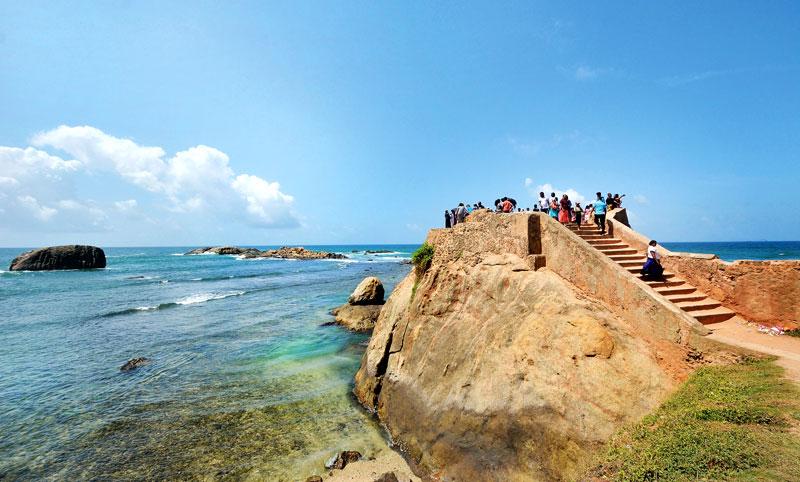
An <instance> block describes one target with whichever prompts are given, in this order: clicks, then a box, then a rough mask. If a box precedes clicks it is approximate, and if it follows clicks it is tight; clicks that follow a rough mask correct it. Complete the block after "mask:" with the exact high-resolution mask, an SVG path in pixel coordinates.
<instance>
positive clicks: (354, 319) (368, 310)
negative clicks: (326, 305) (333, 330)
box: [331, 304, 382, 332]
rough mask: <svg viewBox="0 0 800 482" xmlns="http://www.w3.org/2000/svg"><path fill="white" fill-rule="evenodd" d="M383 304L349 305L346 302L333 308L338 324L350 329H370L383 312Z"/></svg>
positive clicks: (332, 311) (332, 312)
mask: <svg viewBox="0 0 800 482" xmlns="http://www.w3.org/2000/svg"><path fill="white" fill-rule="evenodd" d="M381 308H382V305H348V304H344V305H342V306H340V307H338V308H334V309H333V310H331V314H332V315H333V316H335V317H336V321H335V323H336V324H339V325H342V326H344V327H345V328H347V329H348V330H353V331H362V332H363V331H370V330H371V329H372V328H374V327H375V321H376V320H377V319H378V315H380V314H381Z"/></svg>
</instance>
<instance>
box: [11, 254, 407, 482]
mask: <svg viewBox="0 0 800 482" xmlns="http://www.w3.org/2000/svg"><path fill="white" fill-rule="evenodd" d="M316 248H317V249H325V250H329V251H337V252H342V253H345V254H347V255H348V256H351V257H352V259H349V260H345V261H335V260H325V261H291V260H240V259H236V258H234V257H231V256H214V255H210V256H181V255H180V254H181V253H183V252H185V251H187V250H188V249H189V248H109V249H106V255H107V257H108V268H107V269H103V270H92V271H54V272H24V273H12V272H0V426H1V427H2V432H0V479H23V480H31V479H43V478H50V479H59V480H74V479H88V478H94V479H107V478H119V479H130V480H145V479H147V480H152V479H198V478H226V477H230V478H244V477H251V478H253V479H259V480H297V479H301V478H303V479H304V477H305V476H307V475H310V474H312V473H321V472H322V465H323V463H324V461H325V459H327V458H328V457H329V456H330V455H331V454H333V453H334V452H336V451H338V450H343V449H354V450H359V451H362V453H369V452H370V451H372V450H374V449H375V448H376V447H378V446H385V444H386V441H385V440H384V438H383V433H382V431H381V430H380V428H379V427H378V426H377V425H376V423H375V422H374V420H373V418H372V417H370V416H369V415H368V414H366V413H365V412H364V411H363V410H362V409H361V408H360V407H359V406H358V405H357V403H356V402H355V401H354V399H353V397H352V395H351V394H350V391H351V389H352V380H353V375H354V373H355V371H356V370H357V368H358V365H359V361H360V357H361V355H362V353H363V351H364V343H365V341H366V340H367V339H368V336H367V335H359V334H354V333H350V332H348V331H346V330H344V329H342V328H339V327H337V326H320V325H321V324H322V323H324V322H327V321H330V320H331V319H332V318H331V317H330V316H329V315H328V310H330V309H331V308H332V307H335V306H337V305H339V304H341V303H343V302H345V301H346V299H347V296H348V294H349V293H350V291H352V289H353V288H354V287H355V285H356V284H357V283H358V282H359V281H360V280H361V279H362V278H364V277H365V276H370V275H374V276H378V277H379V278H381V280H382V281H383V282H384V285H385V287H386V288H387V293H388V292H389V291H390V290H391V289H392V288H393V287H394V285H395V284H396V283H397V282H398V281H399V280H400V279H402V277H403V276H405V275H406V274H407V273H408V271H409V266H408V265H407V264H402V263H401V260H403V259H406V258H408V257H409V255H410V253H411V252H412V251H413V249H414V248H415V246H326V247H316ZM366 249H387V250H391V251H392V253H388V254H373V255H367V254H363V253H352V251H353V250H362V251H363V250H366ZM21 251H22V250H20V249H0V267H2V268H3V269H7V266H8V265H9V263H10V261H11V259H12V258H13V257H14V256H16V255H17V254H19V253H20V252H21ZM139 356H143V357H147V358H150V359H152V363H150V364H148V365H145V366H143V367H141V368H139V369H137V370H134V371H132V372H121V371H120V370H119V367H120V366H121V365H122V364H123V363H125V361H127V360H128V359H130V358H134V357H139Z"/></svg>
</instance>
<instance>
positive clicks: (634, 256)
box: [608, 253, 645, 265]
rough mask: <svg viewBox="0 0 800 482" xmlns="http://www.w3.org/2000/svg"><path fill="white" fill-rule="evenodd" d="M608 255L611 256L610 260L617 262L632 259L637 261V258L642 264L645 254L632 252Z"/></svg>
mask: <svg viewBox="0 0 800 482" xmlns="http://www.w3.org/2000/svg"><path fill="white" fill-rule="evenodd" d="M608 257H609V258H611V259H612V260H614V261H616V262H618V263H619V262H620V261H634V260H636V261H638V260H642V265H644V261H645V256H644V255H643V254H638V253H634V254H614V255H609V256H608Z"/></svg>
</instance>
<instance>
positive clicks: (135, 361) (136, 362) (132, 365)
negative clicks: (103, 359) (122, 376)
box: [119, 357, 150, 372]
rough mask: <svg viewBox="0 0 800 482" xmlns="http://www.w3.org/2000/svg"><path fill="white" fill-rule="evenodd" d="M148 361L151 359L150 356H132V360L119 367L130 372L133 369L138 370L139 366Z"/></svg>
mask: <svg viewBox="0 0 800 482" xmlns="http://www.w3.org/2000/svg"><path fill="white" fill-rule="evenodd" d="M148 363H150V359H149V358H145V357H138V358H131V359H130V360H128V361H127V362H125V364H124V365H122V366H121V367H119V369H120V371H123V372H129V371H131V370H136V369H137V368H139V367H140V366H142V365H147V364H148Z"/></svg>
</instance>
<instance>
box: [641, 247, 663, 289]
mask: <svg viewBox="0 0 800 482" xmlns="http://www.w3.org/2000/svg"><path fill="white" fill-rule="evenodd" d="M657 245H658V243H657V242H656V240H655V239H654V240H652V241H650V246H649V247H648V248H647V261H645V263H644V266H642V277H643V278H644V279H645V280H648V281H649V280H663V279H664V267H663V266H661V255H660V254H658V248H656V246H657Z"/></svg>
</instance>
